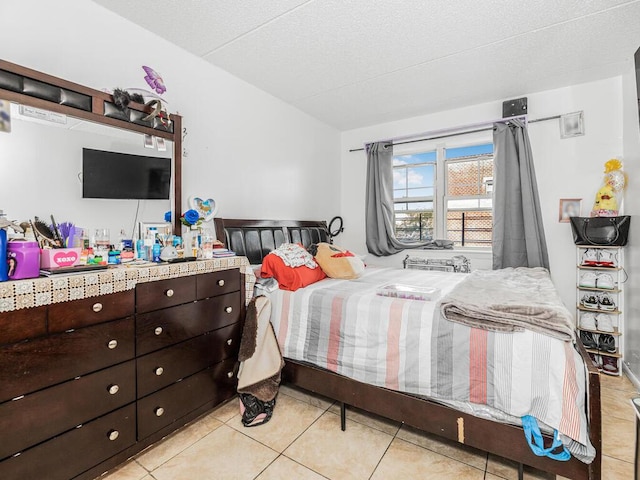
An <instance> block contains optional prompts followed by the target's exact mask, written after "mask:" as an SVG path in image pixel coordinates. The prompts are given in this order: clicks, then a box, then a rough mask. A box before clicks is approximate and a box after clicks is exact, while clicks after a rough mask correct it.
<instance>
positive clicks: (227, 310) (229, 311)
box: [224, 307, 233, 313]
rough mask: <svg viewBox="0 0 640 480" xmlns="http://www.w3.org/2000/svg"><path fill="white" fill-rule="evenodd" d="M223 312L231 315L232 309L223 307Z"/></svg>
mask: <svg viewBox="0 0 640 480" xmlns="http://www.w3.org/2000/svg"><path fill="white" fill-rule="evenodd" d="M224 311H225V312H227V313H231V312H233V308H231V307H225V309H224Z"/></svg>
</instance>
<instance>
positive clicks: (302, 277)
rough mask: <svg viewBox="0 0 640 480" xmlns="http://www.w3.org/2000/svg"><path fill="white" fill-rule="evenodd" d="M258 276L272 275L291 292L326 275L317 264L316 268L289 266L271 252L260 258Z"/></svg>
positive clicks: (282, 286) (281, 285)
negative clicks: (260, 266) (260, 263)
mask: <svg viewBox="0 0 640 480" xmlns="http://www.w3.org/2000/svg"><path fill="white" fill-rule="evenodd" d="M260 276H261V277H262V278H269V277H273V278H275V279H276V280H277V281H278V284H279V285H280V288H281V289H283V290H290V291H292V292H294V291H296V290H298V289H299V288H302V287H306V286H307V285H311V284H312V283H315V282H318V281H320V280H322V279H323V278H326V277H327V276H326V275H325V273H324V272H323V271H322V269H321V268H320V267H319V266H318V267H316V268H309V267H307V266H305V265H302V266H300V267H289V266H287V265H285V264H284V261H283V260H282V258H280V257H279V256H278V255H275V254H273V253H270V254H268V255H267V256H266V257H264V259H263V260H262V268H261V270H260Z"/></svg>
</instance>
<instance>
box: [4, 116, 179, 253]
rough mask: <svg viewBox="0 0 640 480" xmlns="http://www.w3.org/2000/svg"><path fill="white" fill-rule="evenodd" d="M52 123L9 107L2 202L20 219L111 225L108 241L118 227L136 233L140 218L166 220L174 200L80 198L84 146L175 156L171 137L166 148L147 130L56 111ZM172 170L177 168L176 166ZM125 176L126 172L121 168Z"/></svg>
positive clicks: (92, 229)
mask: <svg viewBox="0 0 640 480" xmlns="http://www.w3.org/2000/svg"><path fill="white" fill-rule="evenodd" d="M56 120H57V121H58V122H60V121H63V120H64V121H66V123H64V124H61V123H52V122H49V121H42V120H36V119H33V118H30V117H27V116H25V115H22V114H21V113H20V109H19V106H18V105H17V104H15V103H13V104H12V108H11V132H10V133H0V169H1V170H2V171H3V172H6V176H5V175H3V177H4V178H5V182H4V185H3V187H2V198H1V202H0V208H1V209H3V210H4V212H5V213H6V214H7V216H8V218H9V219H11V220H17V221H19V222H22V221H25V220H29V219H33V218H34V216H38V217H40V219H41V220H43V221H44V222H45V223H47V224H49V223H50V221H51V219H50V216H51V215H53V216H54V218H55V220H56V222H58V223H62V222H71V223H73V224H74V225H77V226H79V227H83V228H85V229H86V230H87V233H88V234H89V235H93V233H94V232H95V231H96V230H97V229H108V230H109V233H110V243H112V244H115V243H116V242H117V241H118V239H119V237H120V232H121V231H123V232H124V233H125V235H124V238H134V233H137V225H138V222H141V221H142V222H156V223H157V222H163V221H164V214H165V212H167V211H170V210H171V200H170V199H168V200H115V199H89V198H82V149H83V148H92V149H96V150H106V151H109V152H120V153H129V154H135V155H142V156H154V157H164V158H171V157H172V153H173V142H171V141H166V142H165V146H166V150H165V151H158V150H157V148H156V147H155V145H154V148H145V146H144V135H142V134H140V133H138V132H130V131H126V130H122V129H118V128H114V127H111V126H108V125H100V124H95V123H92V122H89V121H85V120H78V119H75V118H72V117H66V118H65V116H62V115H57V116H56ZM172 170H173V168H172ZM119 174H121V175H122V176H126V175H127V172H126V171H122V172H119Z"/></svg>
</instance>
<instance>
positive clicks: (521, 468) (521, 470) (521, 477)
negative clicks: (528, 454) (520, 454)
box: [518, 463, 524, 480]
mask: <svg viewBox="0 0 640 480" xmlns="http://www.w3.org/2000/svg"><path fill="white" fill-rule="evenodd" d="M518 480H524V465H523V464H522V463H519V464H518Z"/></svg>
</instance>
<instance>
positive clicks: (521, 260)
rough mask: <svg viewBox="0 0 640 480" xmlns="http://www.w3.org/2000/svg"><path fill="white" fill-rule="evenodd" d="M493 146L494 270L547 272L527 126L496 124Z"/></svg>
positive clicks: (542, 229) (545, 246)
mask: <svg viewBox="0 0 640 480" xmlns="http://www.w3.org/2000/svg"><path fill="white" fill-rule="evenodd" d="M493 145H494V160H493V162H494V169H495V175H494V182H493V184H494V194H493V268H494V269H497V268H505V267H544V268H547V269H548V268H549V256H548V253H547V242H546V240H545V236H544V227H543V226H542V213H541V210H540V200H539V198H538V185H537V183H536V174H535V170H534V166H533V157H532V155H531V144H530V143H529V134H528V133H527V127H526V126H525V124H524V122H522V121H521V120H510V121H509V122H508V123H496V124H495V125H494V128H493Z"/></svg>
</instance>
